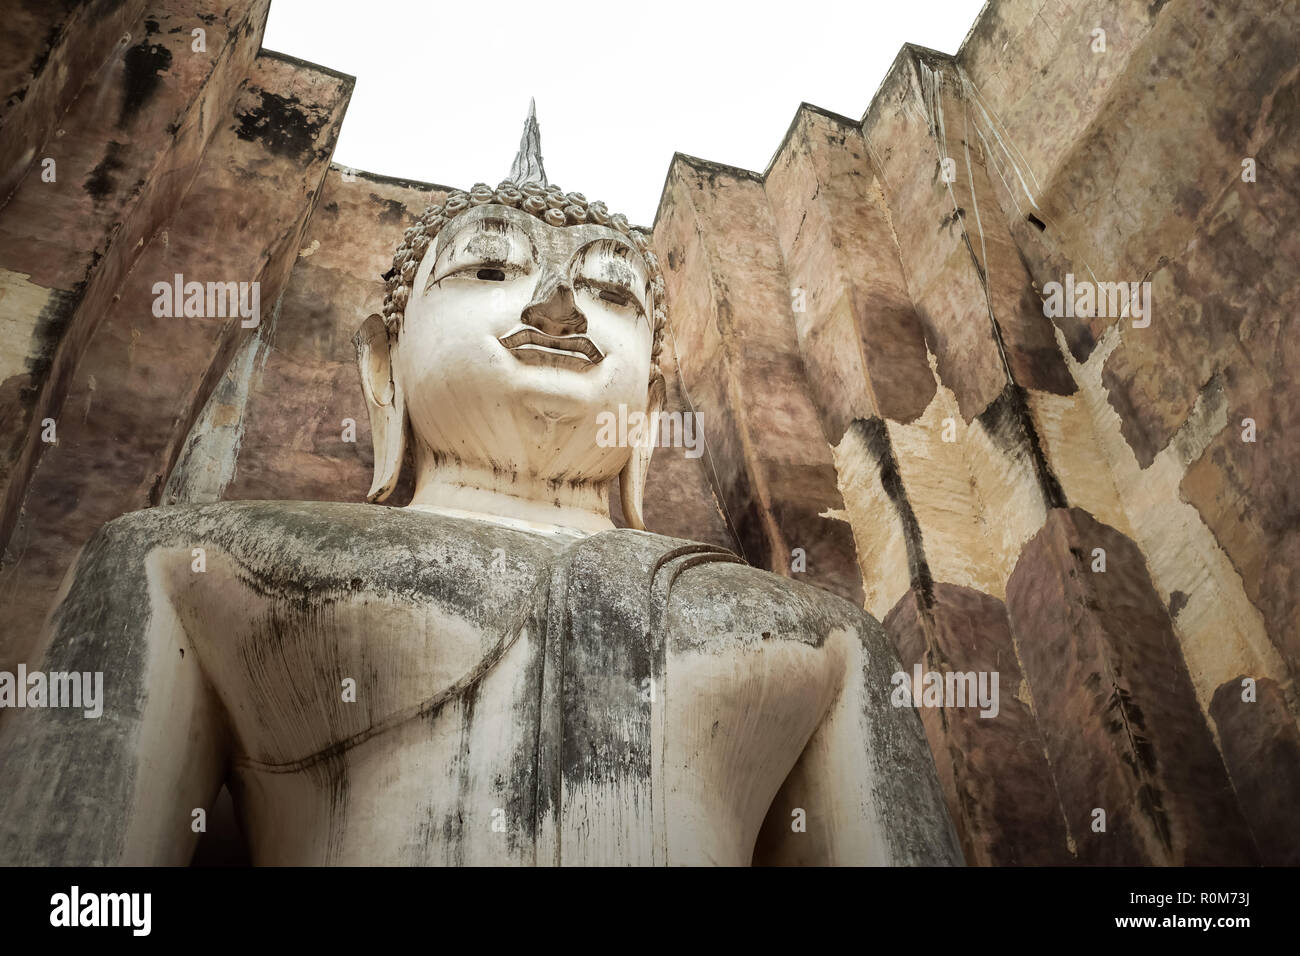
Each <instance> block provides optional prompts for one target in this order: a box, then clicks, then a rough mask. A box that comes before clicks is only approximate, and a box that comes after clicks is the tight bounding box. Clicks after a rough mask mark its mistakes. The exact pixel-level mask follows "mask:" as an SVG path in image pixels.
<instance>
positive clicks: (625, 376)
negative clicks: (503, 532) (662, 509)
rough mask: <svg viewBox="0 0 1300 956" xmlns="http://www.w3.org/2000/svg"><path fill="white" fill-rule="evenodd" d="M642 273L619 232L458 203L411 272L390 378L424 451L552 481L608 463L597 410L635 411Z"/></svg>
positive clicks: (614, 452)
mask: <svg viewBox="0 0 1300 956" xmlns="http://www.w3.org/2000/svg"><path fill="white" fill-rule="evenodd" d="M649 280H650V273H649V270H648V269H647V267H646V264H645V262H644V260H643V259H642V257H641V255H640V254H639V253H638V252H637V251H636V249H635V247H634V246H632V245H631V244H630V243H629V241H628V240H627V239H626V238H625V237H624V236H623V235H622V234H621V233H619V232H618V231H617V230H615V229H611V228H609V227H606V226H598V225H576V226H559V227H556V226H551V225H548V224H547V223H545V222H542V221H541V220H539V219H537V218H535V217H533V216H531V215H528V214H527V213H524V212H521V211H519V210H517V209H512V208H510V207H508V206H500V205H483V206H477V207H475V208H473V209H471V210H468V211H466V212H465V213H462V214H461V215H460V216H458V217H457V218H456V219H454V220H452V221H451V222H450V223H448V224H447V225H446V226H445V227H443V229H442V230H441V231H440V232H439V233H438V235H437V237H436V240H435V242H434V243H432V244H431V245H430V246H429V249H428V251H427V252H426V253H425V256H424V259H423V261H422V262H421V263H420V265H419V267H418V269H417V270H416V273H415V277H414V280H413V284H412V287H411V295H410V300H409V303H408V304H407V307H406V314H405V321H404V323H403V327H402V331H401V336H400V339H399V343H398V348H397V349H396V352H395V354H394V356H393V378H394V381H395V382H396V383H399V385H400V387H401V389H402V390H403V391H404V393H405V400H406V410H407V414H408V415H409V417H410V422H411V426H412V432H413V433H414V435H415V437H416V439H417V441H418V442H419V443H420V446H421V449H420V450H421V452H422V453H428V452H432V453H433V455H434V458H435V460H452V461H457V462H460V463H469V464H474V465H480V466H486V467H490V468H491V469H493V470H494V471H504V472H520V471H526V472H527V473H529V474H531V475H534V476H537V477H543V478H546V479H548V480H556V481H603V480H607V479H609V478H611V477H613V476H614V475H616V474H618V472H619V470H620V469H621V468H622V467H623V465H624V463H625V462H626V461H627V459H628V454H629V451H628V449H626V448H602V447H600V446H599V445H598V444H597V441H596V436H597V433H598V426H597V416H598V415H599V413H600V412H602V411H613V412H617V410H618V408H619V406H620V405H624V406H626V408H627V409H628V410H629V411H633V410H637V411H644V410H645V408H646V403H647V391H648V386H649V379H650V361H651V345H652V338H653V327H652V320H651V318H650V317H651V316H652V315H653V308H654V306H653V303H652V301H651V292H650V282H649Z"/></svg>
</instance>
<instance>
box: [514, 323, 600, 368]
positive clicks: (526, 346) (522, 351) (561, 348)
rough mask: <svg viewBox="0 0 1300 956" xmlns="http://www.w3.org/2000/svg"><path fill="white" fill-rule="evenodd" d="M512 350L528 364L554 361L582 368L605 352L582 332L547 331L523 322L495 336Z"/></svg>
mask: <svg viewBox="0 0 1300 956" xmlns="http://www.w3.org/2000/svg"><path fill="white" fill-rule="evenodd" d="M497 341H498V342H500V343H501V344H502V345H503V346H505V347H506V348H508V349H509V350H510V351H511V352H512V353H514V356H515V358H517V359H519V360H520V361H521V362H528V363H529V364H530V365H554V366H559V367H561V368H574V369H585V368H591V367H592V366H593V365H597V364H599V362H600V361H601V359H603V358H604V357H605V354H604V353H603V352H601V350H600V349H598V348H596V343H595V342H593V341H592V340H591V339H589V338H587V337H586V336H585V335H548V334H547V333H545V332H543V331H542V330H541V329H537V328H533V327H532V326H531V325H525V326H523V327H522V328H520V329H516V330H515V331H514V332H511V333H510V334H509V335H506V336H503V337H501V338H499V339H497Z"/></svg>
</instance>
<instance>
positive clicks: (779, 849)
mask: <svg viewBox="0 0 1300 956" xmlns="http://www.w3.org/2000/svg"><path fill="white" fill-rule="evenodd" d="M835 645H838V647H836V646H835ZM824 649H825V650H826V651H827V652H834V651H836V650H842V652H843V658H842V659H843V660H844V662H845V666H844V668H843V671H842V674H843V684H842V685H841V687H840V691H839V694H838V696H837V697H836V699H835V701H834V702H833V703H832V705H831V707H830V708H829V710H828V711H827V713H826V716H825V717H824V718H823V720H822V722H821V724H820V725H819V726H818V728H817V729H816V731H814V732H813V735H812V737H811V738H810V739H809V741H808V743H807V745H806V746H805V748H804V750H803V754H802V755H801V756H800V758H799V761H798V763H797V764H796V765H795V767H794V769H793V770H792V771H791V773H790V775H789V776H788V777H787V779H786V782H785V784H784V785H783V786H782V787H781V789H780V791H779V792H778V793H777V795H776V798H775V799H774V800H773V802H772V806H771V809H770V811H769V813H768V816H767V820H766V822H765V823H764V826H763V830H762V833H761V834H760V836H759V839H758V843H757V846H756V848H755V853H754V862H755V864H758V865H813V866H819V865H820V866H830V865H854V866H862V865H868V866H872V865H886V866H913V865H922V866H924V865H951V864H960V863H961V852H960V850H959V849H958V844H957V838H956V834H955V832H954V831H953V829H952V825H951V823H950V821H949V819H948V811H947V809H946V808H945V806H944V802H943V795H942V792H941V791H940V788H939V780H938V775H937V773H936V771H935V767H934V762H933V759H932V758H931V756H930V750H929V747H928V746H927V744H926V740H925V733H924V731H923V730H922V727H921V722H920V720H919V718H918V716H917V714H916V712H915V711H914V710H912V709H911V708H894V707H892V706H891V705H890V700H889V697H890V691H891V690H892V689H893V688H892V685H891V684H890V680H889V678H890V675H891V674H892V673H894V671H896V670H897V669H898V665H897V658H896V656H895V654H894V651H893V648H892V647H891V646H890V645H889V643H888V639H887V637H886V636H885V633H884V630H883V628H881V627H880V625H879V624H878V623H876V621H874V620H873V619H871V618H869V617H867V616H866V615H865V614H863V615H861V625H860V627H859V628H858V634H856V635H853V634H850V633H848V632H846V631H837V632H835V633H834V634H832V635H831V637H830V638H829V640H828V642H827V646H826V647H825V648H824ZM798 811H802V813H800V812H798ZM936 834H938V835H939V836H938V837H936Z"/></svg>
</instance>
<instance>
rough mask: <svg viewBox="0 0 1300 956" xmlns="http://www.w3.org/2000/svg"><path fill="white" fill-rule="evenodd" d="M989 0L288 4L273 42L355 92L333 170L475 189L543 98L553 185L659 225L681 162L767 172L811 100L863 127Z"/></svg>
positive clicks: (278, 3)
mask: <svg viewBox="0 0 1300 956" xmlns="http://www.w3.org/2000/svg"><path fill="white" fill-rule="evenodd" d="M982 6H983V0H781V2H779V3H771V2H769V3H764V2H761V0H760V2H751V3H720V2H718V0H694V2H689V0H641V2H638V3H616V2H611V0H604V2H591V0H559V2H556V3H550V4H547V3H537V2H533V3H522V2H516V0H493V2H491V3H480V4H469V3H458V4H456V5H454V6H453V5H448V4H439V3H436V2H427V0H366V2H356V0H346V2H345V0H272V3H271V14H270V20H269V22H268V23H267V28H266V36H265V39H264V40H263V44H264V46H265V47H266V48H267V49H270V50H276V51H279V52H281V53H288V54H290V55H292V56H296V57H299V58H301V59H304V60H309V61H311V62H313V63H319V64H321V65H322V66H327V67H330V68H332V69H335V70H341V71H342V72H344V73H350V74H352V75H354V76H355V77H356V78H357V84H356V89H355V90H354V92H353V95H352V103H351V105H350V106H349V107H348V112H347V117H346V119H345V120H344V123H343V131H342V133H341V134H340V137H339V141H338V146H337V148H336V150H335V152H334V160H335V162H337V163H339V164H341V165H344V166H352V167H355V168H357V169H364V170H367V171H369V172H373V173H382V174H384V175H387V176H398V177H401V178H403V179H415V180H421V181H425V182H434V183H441V184H443V185H447V186H455V187H460V188H462V189H468V188H469V187H470V186H472V185H473V184H474V183H476V182H487V183H489V184H491V185H496V184H497V183H498V182H499V181H500V180H502V179H503V178H505V176H506V174H507V173H508V172H509V171H510V162H511V160H512V159H514V155H515V151H516V149H517V148H518V146H519V135H520V132H521V131H522V129H523V123H524V117H525V116H526V115H527V113H528V98H529V97H530V96H535V97H536V98H537V119H538V123H539V125H540V127H541V131H542V156H543V159H544V161H545V164H546V174H547V177H548V178H549V179H550V180H551V182H553V183H558V184H559V185H561V186H562V187H564V188H565V189H566V190H570V191H574V190H576V191H578V192H581V193H583V194H585V195H586V197H587V198H588V199H592V200H595V199H603V200H604V201H605V203H606V204H607V205H608V206H609V208H610V210H611V211H613V212H622V213H624V214H625V215H626V216H627V217H628V218H629V219H630V220H631V221H632V222H634V223H640V224H642V225H649V224H650V223H651V222H652V221H653V220H654V215H655V210H656V209H657V208H658V205H659V194H660V192H661V191H662V189H663V183H664V177H665V175H666V174H667V172H668V164H669V162H670V161H671V160H672V156H673V153H674V152H682V153H689V154H691V155H693V156H699V157H701V158H703V159H709V160H713V161H715V162H720V163H727V164H729V165H732V166H741V167H744V168H746V169H753V170H757V171H760V172H761V171H762V170H763V169H764V168H766V166H767V163H768V160H770V159H771V157H772V154H773V152H775V150H776V148H777V146H779V145H780V142H781V138H782V137H783V136H784V135H785V131H786V128H787V127H788V126H789V125H790V121H791V119H792V118H793V117H794V113H795V110H796V109H797V108H798V106H799V104H800V103H801V102H804V101H807V102H809V103H813V104H814V105H817V106H820V107H823V108H825V109H828V110H832V111H834V112H836V113H842V114H844V115H846V116H850V117H853V118H854V119H857V118H859V117H860V116H861V115H862V114H863V113H864V112H865V111H866V108H867V106H868V104H869V103H870V102H871V97H872V96H873V95H874V94H875V92H876V89H877V88H878V87H879V86H880V82H881V80H883V79H884V76H885V71H886V70H888V69H889V65H890V64H891V63H892V62H893V60H894V57H895V56H896V55H897V53H898V49H899V47H900V46H902V44H903V43H905V42H911V43H916V44H920V45H921V46H928V47H931V48H933V49H936V50H942V51H943V52H945V53H956V52H957V48H958V47H959V46H960V45H961V41H962V39H963V38H964V37H965V35H966V32H967V31H968V30H969V29H970V27H971V24H972V23H974V21H975V17H976V14H978V13H979V10H980V8H981V7H982Z"/></svg>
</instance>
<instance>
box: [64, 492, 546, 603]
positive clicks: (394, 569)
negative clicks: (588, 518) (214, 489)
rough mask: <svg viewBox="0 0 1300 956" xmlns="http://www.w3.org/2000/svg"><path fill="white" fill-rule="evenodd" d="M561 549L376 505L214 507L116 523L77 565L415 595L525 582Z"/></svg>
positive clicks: (145, 514) (141, 514)
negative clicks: (446, 586) (226, 572)
mask: <svg viewBox="0 0 1300 956" xmlns="http://www.w3.org/2000/svg"><path fill="white" fill-rule="evenodd" d="M561 547H562V543H560V542H555V541H552V540H550V539H547V538H545V537H542V536H538V535H532V534H528V533H525V532H521V531H517V530H514V529H511V528H505V527H500V526H497V525H493V524H491V523H488V522H481V521H472V520H468V519H458V518H450V517H445V516H441V515H436V514H430V513H426V512H420V511H411V510H406V509H399V508H390V507H385V506H383V505H373V504H350V503H344V502H327V501H222V502H215V503H212V504H203V505H180V506H172V507H159V508H149V509H147V510H144V511H136V512H132V513H130V514H126V515H123V516H122V517H120V518H116V519H114V520H113V521H110V522H109V523H108V524H106V525H104V526H103V528H101V529H100V531H99V532H98V533H97V534H96V535H95V536H94V538H92V539H91V541H90V542H89V543H88V544H87V546H86V552H85V554H84V556H83V559H82V562H80V563H81V564H83V565H84V564H86V563H87V562H98V563H104V562H105V561H111V563H112V564H114V565H117V566H118V567H120V568H121V569H123V570H127V569H129V568H131V567H141V568H143V566H144V564H145V563H146V560H147V559H149V558H150V556H151V555H153V556H157V555H159V554H160V553H165V554H166V555H168V556H170V557H174V559H175V560H176V561H181V560H184V561H185V562H186V563H190V562H191V560H192V561H202V560H204V559H206V558H209V557H212V556H214V555H223V556H225V557H226V558H228V559H229V560H230V561H232V562H233V563H234V564H235V565H237V566H238V567H239V568H240V569H241V572H243V574H244V575H246V576H248V577H250V578H252V579H260V580H264V581H265V580H271V579H274V580H279V581H282V582H286V583H293V582H296V583H298V584H301V585H303V586H305V587H309V588H311V589H316V588H327V589H328V588H335V587H337V588H341V589H343V590H367V591H380V592H404V593H418V592H420V591H423V590H428V589H430V588H435V585H436V581H437V580H438V579H441V578H444V577H446V576H448V574H450V573H451V572H453V571H454V572H456V573H457V574H459V575H460V577H461V578H463V579H468V580H473V579H475V578H478V577H480V576H481V577H482V578H484V579H487V578H493V577H495V578H500V577H502V576H504V577H505V578H514V577H522V576H530V577H531V574H532V573H533V570H535V568H536V567H537V566H540V565H542V564H545V562H546V560H547V559H548V558H549V557H550V555H551V554H553V553H554V552H555V551H556V550H558V549H559V548H561ZM155 560H157V558H156V557H155ZM478 572H481V575H480V574H479V573H478Z"/></svg>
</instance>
